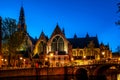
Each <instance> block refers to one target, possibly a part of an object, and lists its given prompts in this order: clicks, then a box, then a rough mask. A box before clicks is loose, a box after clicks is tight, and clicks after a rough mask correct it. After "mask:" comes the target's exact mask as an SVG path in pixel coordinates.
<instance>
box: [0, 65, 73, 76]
mask: <svg viewBox="0 0 120 80" xmlns="http://www.w3.org/2000/svg"><path fill="white" fill-rule="evenodd" d="M64 74H68V73H67V72H66V70H65V68H64V67H54V68H47V67H45V68H16V69H1V70H0V77H16V76H40V75H64ZM69 74H72V73H69Z"/></svg>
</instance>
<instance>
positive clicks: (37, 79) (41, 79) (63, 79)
mask: <svg viewBox="0 0 120 80" xmlns="http://www.w3.org/2000/svg"><path fill="white" fill-rule="evenodd" d="M116 77H117V78H116V79H117V80H120V74H117V75H116ZM99 78H100V77H99ZM106 79H107V80H116V79H115V78H114V77H113V76H110V75H109V76H106ZM106 79H105V80H106ZM0 80H81V79H80V78H77V77H76V76H31V77H30V76H29V77H5V78H0ZM89 80H98V78H96V77H94V76H93V77H92V78H89ZM102 80H103V79H102Z"/></svg>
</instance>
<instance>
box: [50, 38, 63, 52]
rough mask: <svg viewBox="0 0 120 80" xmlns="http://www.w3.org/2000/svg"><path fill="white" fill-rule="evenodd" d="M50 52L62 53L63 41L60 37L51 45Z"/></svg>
mask: <svg viewBox="0 0 120 80" xmlns="http://www.w3.org/2000/svg"><path fill="white" fill-rule="evenodd" d="M51 50H52V51H64V41H63V39H62V38H61V37H60V36H56V37H55V38H54V39H53V41H52V43H51Z"/></svg>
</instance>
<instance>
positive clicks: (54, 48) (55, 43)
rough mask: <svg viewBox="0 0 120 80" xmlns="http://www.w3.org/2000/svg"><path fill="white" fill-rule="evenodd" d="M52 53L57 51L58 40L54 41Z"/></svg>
mask: <svg viewBox="0 0 120 80" xmlns="http://www.w3.org/2000/svg"><path fill="white" fill-rule="evenodd" d="M51 46H52V51H57V39H56V38H54V39H53V41H52V44H51Z"/></svg>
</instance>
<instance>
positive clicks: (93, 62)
mask: <svg viewBox="0 0 120 80" xmlns="http://www.w3.org/2000/svg"><path fill="white" fill-rule="evenodd" d="M92 64H120V60H118V59H110V60H108V59H104V60H93V61H91V62H89V63H88V65H92Z"/></svg>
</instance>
